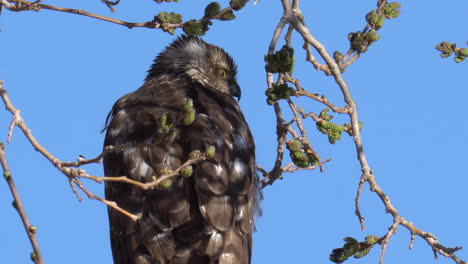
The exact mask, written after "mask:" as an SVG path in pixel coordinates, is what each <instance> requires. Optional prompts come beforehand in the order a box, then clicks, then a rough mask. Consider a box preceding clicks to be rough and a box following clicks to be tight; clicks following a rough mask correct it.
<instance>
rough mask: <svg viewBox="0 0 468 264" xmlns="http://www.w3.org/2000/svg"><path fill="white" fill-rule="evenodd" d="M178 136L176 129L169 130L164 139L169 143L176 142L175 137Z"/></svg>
mask: <svg viewBox="0 0 468 264" xmlns="http://www.w3.org/2000/svg"><path fill="white" fill-rule="evenodd" d="M176 136H177V132H175V131H169V132H168V133H167V135H166V137H165V138H164V140H165V141H166V142H167V143H172V142H174V139H175V138H176Z"/></svg>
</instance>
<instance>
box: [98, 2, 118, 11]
mask: <svg viewBox="0 0 468 264" xmlns="http://www.w3.org/2000/svg"><path fill="white" fill-rule="evenodd" d="M101 2H103V3H104V4H105V5H106V6H107V7H108V8H109V9H110V11H111V12H112V13H113V12H115V8H114V6H116V5H118V4H119V3H120V0H117V1H109V0H101Z"/></svg>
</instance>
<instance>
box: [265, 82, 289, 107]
mask: <svg viewBox="0 0 468 264" xmlns="http://www.w3.org/2000/svg"><path fill="white" fill-rule="evenodd" d="M265 95H266V96H267V104H269V105H273V104H275V103H276V102H277V101H278V100H280V99H286V98H289V96H291V95H293V96H294V95H296V90H294V89H293V88H291V87H289V86H288V85H287V84H286V83H282V84H273V85H272V86H271V88H268V89H266V91H265Z"/></svg>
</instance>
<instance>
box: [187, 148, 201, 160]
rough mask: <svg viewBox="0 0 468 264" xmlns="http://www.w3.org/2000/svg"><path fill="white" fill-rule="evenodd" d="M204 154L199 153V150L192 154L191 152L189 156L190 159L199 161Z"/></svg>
mask: <svg viewBox="0 0 468 264" xmlns="http://www.w3.org/2000/svg"><path fill="white" fill-rule="evenodd" d="M201 155H202V153H201V152H200V151H199V150H194V151H192V152H190V154H189V156H188V157H189V159H192V160H193V159H198V158H199V157H201Z"/></svg>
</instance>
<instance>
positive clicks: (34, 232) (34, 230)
mask: <svg viewBox="0 0 468 264" xmlns="http://www.w3.org/2000/svg"><path fill="white" fill-rule="evenodd" d="M28 230H29V232H31V234H36V231H37V230H36V227H35V226H33V225H30V226H29V227H28Z"/></svg>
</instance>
